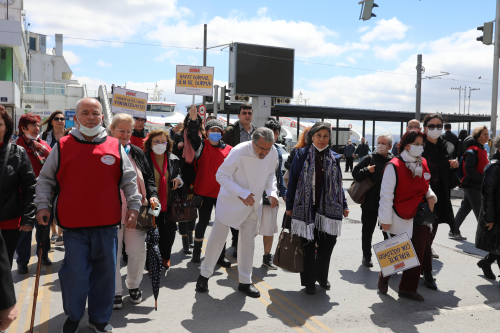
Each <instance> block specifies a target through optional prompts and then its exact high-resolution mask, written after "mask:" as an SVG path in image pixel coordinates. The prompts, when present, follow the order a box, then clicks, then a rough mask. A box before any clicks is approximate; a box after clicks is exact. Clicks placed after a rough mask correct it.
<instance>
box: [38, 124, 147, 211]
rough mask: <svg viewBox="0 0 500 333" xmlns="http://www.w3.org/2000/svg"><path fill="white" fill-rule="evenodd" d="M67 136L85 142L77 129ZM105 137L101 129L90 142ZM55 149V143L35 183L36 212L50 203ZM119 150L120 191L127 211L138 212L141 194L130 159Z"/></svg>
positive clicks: (56, 164)
mask: <svg viewBox="0 0 500 333" xmlns="http://www.w3.org/2000/svg"><path fill="white" fill-rule="evenodd" d="M69 134H70V135H73V136H74V137H76V138H78V139H80V140H83V141H86V140H85V138H84V137H83V135H82V134H81V133H80V131H78V129H76V128H73V129H72V130H71V132H69ZM106 136H107V134H106V130H105V129H104V128H102V129H101V132H100V133H99V134H98V135H97V136H96V137H95V138H94V139H93V140H92V142H94V141H98V140H100V139H102V138H104V137H106ZM56 147H57V143H56V145H55V146H54V148H52V152H51V153H50V155H49V157H48V158H47V160H46V161H45V164H44V165H43V168H42V170H41V171H40V175H39V176H38V179H37V182H36V197H35V206H36V208H37V209H38V210H40V209H44V208H49V205H50V204H51V203H52V193H53V191H54V189H55V187H56V172H57V169H58V166H59V165H58V163H59V155H58V149H57V148H56ZM120 149H121V151H122V156H123V157H124V158H123V163H122V167H123V169H122V172H123V176H122V182H121V183H120V189H121V190H123V194H124V195H125V198H126V199H127V206H128V207H129V209H134V210H137V211H139V208H140V207H141V199H142V196H141V194H139V192H138V189H137V180H136V177H137V174H136V172H135V169H134V167H133V165H132V163H131V162H130V159H128V158H125V157H126V156H127V154H126V153H125V150H124V149H123V147H122V146H120ZM85 176H86V175H82V177H85ZM98 188H99V184H96V190H98ZM75 190H78V189H75Z"/></svg>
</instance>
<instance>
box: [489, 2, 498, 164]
mask: <svg viewBox="0 0 500 333" xmlns="http://www.w3.org/2000/svg"><path fill="white" fill-rule="evenodd" d="M494 47H495V53H494V55H493V91H492V94H491V133H492V134H491V135H492V136H493V137H494V136H496V135H497V106H498V61H499V57H500V0H497V10H496V15H495V44H494ZM495 150H496V148H494V147H493V148H492V147H490V155H493V154H494V153H495Z"/></svg>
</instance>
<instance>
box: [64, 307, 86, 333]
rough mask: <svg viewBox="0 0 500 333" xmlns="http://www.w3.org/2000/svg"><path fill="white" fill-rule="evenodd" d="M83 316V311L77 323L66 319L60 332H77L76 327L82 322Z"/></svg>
mask: <svg viewBox="0 0 500 333" xmlns="http://www.w3.org/2000/svg"><path fill="white" fill-rule="evenodd" d="M84 314H85V311H84V312H83V313H82V316H81V317H80V319H78V320H77V321H72V320H71V319H69V317H68V319H66V321H65V322H64V325H63V328H62V330H61V332H62V333H76V332H78V327H79V326H80V321H81V320H82V318H83V315H84Z"/></svg>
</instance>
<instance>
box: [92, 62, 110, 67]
mask: <svg viewBox="0 0 500 333" xmlns="http://www.w3.org/2000/svg"><path fill="white" fill-rule="evenodd" d="M96 64H97V66H99V67H113V64H108V63H106V62H104V61H102V60H99V61H97V63H96Z"/></svg>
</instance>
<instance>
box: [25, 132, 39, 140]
mask: <svg viewBox="0 0 500 333" xmlns="http://www.w3.org/2000/svg"><path fill="white" fill-rule="evenodd" d="M26 137H27V138H28V139H30V140H37V139H38V138H39V137H40V135H37V136H36V137H34V136H33V135H31V134H29V133H26Z"/></svg>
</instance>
